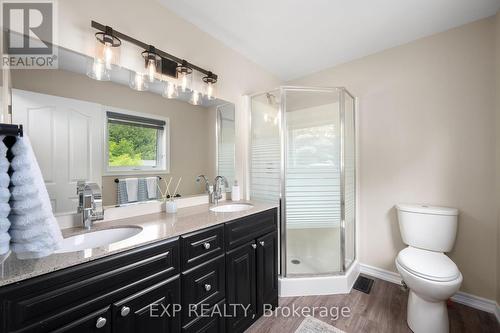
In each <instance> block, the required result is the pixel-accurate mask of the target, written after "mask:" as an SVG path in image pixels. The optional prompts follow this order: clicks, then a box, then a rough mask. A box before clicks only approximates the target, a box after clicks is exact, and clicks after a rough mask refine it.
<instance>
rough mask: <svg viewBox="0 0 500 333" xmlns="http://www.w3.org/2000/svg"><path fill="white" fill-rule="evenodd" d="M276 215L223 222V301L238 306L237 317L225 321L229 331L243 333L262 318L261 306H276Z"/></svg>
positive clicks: (260, 214)
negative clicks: (224, 229) (224, 287)
mask: <svg viewBox="0 0 500 333" xmlns="http://www.w3.org/2000/svg"><path fill="white" fill-rule="evenodd" d="M276 214H277V212H276V211H275V210H272V214H270V213H269V212H263V213H259V214H255V215H251V216H249V217H246V218H243V219H240V220H236V221H233V222H229V223H226V235H227V236H228V240H227V243H226V244H227V246H228V248H229V251H228V252H226V276H227V278H226V280H227V283H226V286H227V293H226V298H227V303H228V304H230V305H233V304H234V305H237V306H236V307H235V310H236V316H234V317H230V318H227V319H226V323H227V324H226V327H227V331H228V332H243V331H244V330H245V329H247V328H248V327H249V326H250V325H251V324H252V323H253V322H254V321H255V320H256V319H257V318H259V317H260V316H262V314H263V311H264V307H266V309H269V308H273V309H274V308H275V307H276V306H277V305H278V236H277V228H276V224H277V221H276ZM250 218H251V219H250ZM254 223H255V224H254ZM252 224H253V225H254V227H255V228H251V227H250V226H252ZM242 243H243V244H242ZM240 244H242V245H240ZM231 248H233V249H231ZM241 305H243V306H244V307H245V309H244V308H243V307H242V306H241Z"/></svg>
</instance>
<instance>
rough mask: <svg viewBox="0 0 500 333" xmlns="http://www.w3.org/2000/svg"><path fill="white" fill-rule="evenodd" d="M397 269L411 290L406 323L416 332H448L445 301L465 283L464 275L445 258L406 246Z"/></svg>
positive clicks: (397, 259) (399, 255)
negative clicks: (463, 281)
mask: <svg viewBox="0 0 500 333" xmlns="http://www.w3.org/2000/svg"><path fill="white" fill-rule="evenodd" d="M396 267H397V269H398V271H399V274H401V278H402V279H403V281H404V282H405V283H406V285H407V286H408V288H409V289H410V295H409V297H408V308H407V322H408V326H409V327H410V329H411V330H412V331H413V332H415V333H420V332H428V333H445V332H448V331H449V329H448V325H449V324H448V311H447V309H446V300H447V299H448V298H450V297H451V296H452V295H453V294H455V293H456V292H457V291H458V289H459V288H460V285H461V283H462V274H461V273H460V271H459V270H458V268H457V267H456V265H455V263H453V261H451V259H449V258H448V257H447V256H446V255H444V254H442V253H439V252H433V251H427V250H421V249H416V248H412V247H407V248H406V249H404V250H402V251H401V252H400V253H399V254H398V257H397V258H396Z"/></svg>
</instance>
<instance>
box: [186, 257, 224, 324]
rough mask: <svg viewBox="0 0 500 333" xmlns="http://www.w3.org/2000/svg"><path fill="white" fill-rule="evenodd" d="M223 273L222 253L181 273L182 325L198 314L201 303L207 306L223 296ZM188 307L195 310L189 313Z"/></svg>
mask: <svg viewBox="0 0 500 333" xmlns="http://www.w3.org/2000/svg"><path fill="white" fill-rule="evenodd" d="M225 273H226V272H225V257H224V255H221V256H219V257H218V258H216V259H212V260H211V261H209V262H207V263H206V264H204V265H202V266H199V267H197V268H195V269H193V270H190V271H187V272H184V273H182V319H183V324H184V325H185V324H187V323H188V322H189V321H191V320H192V319H193V318H194V316H195V315H196V314H199V312H200V311H201V308H200V307H201V304H204V305H203V306H204V307H207V308H208V307H209V306H212V305H214V304H215V303H217V302H218V301H220V300H221V299H223V298H224V297H225V295H226V286H225V281H226V274H225ZM190 307H191V309H196V311H194V310H193V312H192V313H190V312H189V309H190ZM194 307H196V308H194Z"/></svg>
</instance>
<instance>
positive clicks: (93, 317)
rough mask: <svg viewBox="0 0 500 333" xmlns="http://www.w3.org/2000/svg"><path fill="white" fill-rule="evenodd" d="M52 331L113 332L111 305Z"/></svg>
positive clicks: (67, 332) (66, 332)
mask: <svg viewBox="0 0 500 333" xmlns="http://www.w3.org/2000/svg"><path fill="white" fill-rule="evenodd" d="M51 333H111V311H110V309H109V306H108V307H106V308H104V309H101V310H99V311H96V312H94V313H91V314H90V315H88V316H85V317H83V318H80V319H77V320H75V321H74V322H72V323H69V324H67V325H64V326H63V327H61V328H58V329H56V330H54V331H52V332H51Z"/></svg>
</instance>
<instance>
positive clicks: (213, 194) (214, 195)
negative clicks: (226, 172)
mask: <svg viewBox="0 0 500 333" xmlns="http://www.w3.org/2000/svg"><path fill="white" fill-rule="evenodd" d="M202 180H203V181H204V182H205V190H206V192H207V193H208V202H209V203H210V204H211V205H213V204H215V205H217V204H218V203H219V200H220V199H222V186H221V181H223V182H224V185H225V187H226V188H227V187H228V183H227V179H226V177H224V176H217V177H215V181H214V185H210V182H209V181H208V179H207V177H206V176H205V175H199V176H198V177H196V182H197V183H199V182H201V181H202Z"/></svg>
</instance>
